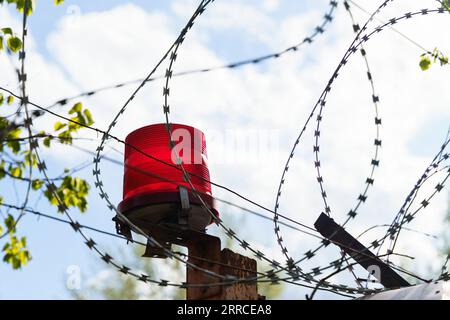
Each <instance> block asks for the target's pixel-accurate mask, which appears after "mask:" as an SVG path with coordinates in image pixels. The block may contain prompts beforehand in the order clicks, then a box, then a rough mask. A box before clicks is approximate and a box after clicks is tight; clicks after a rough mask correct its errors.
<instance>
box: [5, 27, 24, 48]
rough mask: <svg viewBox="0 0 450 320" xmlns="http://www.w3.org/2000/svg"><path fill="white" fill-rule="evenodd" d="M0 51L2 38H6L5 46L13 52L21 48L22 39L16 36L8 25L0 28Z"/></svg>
mask: <svg viewBox="0 0 450 320" xmlns="http://www.w3.org/2000/svg"><path fill="white" fill-rule="evenodd" d="M0 34H2V36H0V51H2V50H3V48H4V40H5V39H6V47H7V48H8V49H9V50H10V51H11V52H14V53H17V52H19V51H20V49H22V40H20V39H19V37H17V36H16V35H15V34H14V32H13V30H12V29H11V28H10V27H5V28H1V29H0Z"/></svg>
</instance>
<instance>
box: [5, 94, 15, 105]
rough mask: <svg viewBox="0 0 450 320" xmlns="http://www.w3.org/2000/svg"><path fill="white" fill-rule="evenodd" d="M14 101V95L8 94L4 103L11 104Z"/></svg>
mask: <svg viewBox="0 0 450 320" xmlns="http://www.w3.org/2000/svg"><path fill="white" fill-rule="evenodd" d="M13 102H14V97H13V96H9V97H8V99H6V103H7V104H11V103H13Z"/></svg>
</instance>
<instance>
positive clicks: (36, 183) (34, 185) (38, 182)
mask: <svg viewBox="0 0 450 320" xmlns="http://www.w3.org/2000/svg"><path fill="white" fill-rule="evenodd" d="M43 185H44V181H42V180H39V179H35V180H33V182H32V183H31V187H32V188H33V190H39V189H40V188H41V187H42V186H43Z"/></svg>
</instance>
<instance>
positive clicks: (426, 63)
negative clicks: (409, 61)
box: [419, 55, 431, 71]
mask: <svg viewBox="0 0 450 320" xmlns="http://www.w3.org/2000/svg"><path fill="white" fill-rule="evenodd" d="M419 66H420V69H422V71H426V70H428V69H429V68H430V66H431V59H430V58H429V57H427V56H426V55H422V56H421V57H420V63H419Z"/></svg>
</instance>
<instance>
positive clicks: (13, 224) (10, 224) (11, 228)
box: [4, 214, 16, 233]
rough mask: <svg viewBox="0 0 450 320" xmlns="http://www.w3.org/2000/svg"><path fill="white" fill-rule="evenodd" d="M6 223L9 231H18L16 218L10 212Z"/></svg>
mask: <svg viewBox="0 0 450 320" xmlns="http://www.w3.org/2000/svg"><path fill="white" fill-rule="evenodd" d="M4 223H5V227H6V229H8V231H9V232H12V233H14V232H16V220H15V219H14V217H13V216H12V215H10V214H8V216H7V217H6V218H5V221H4Z"/></svg>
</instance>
